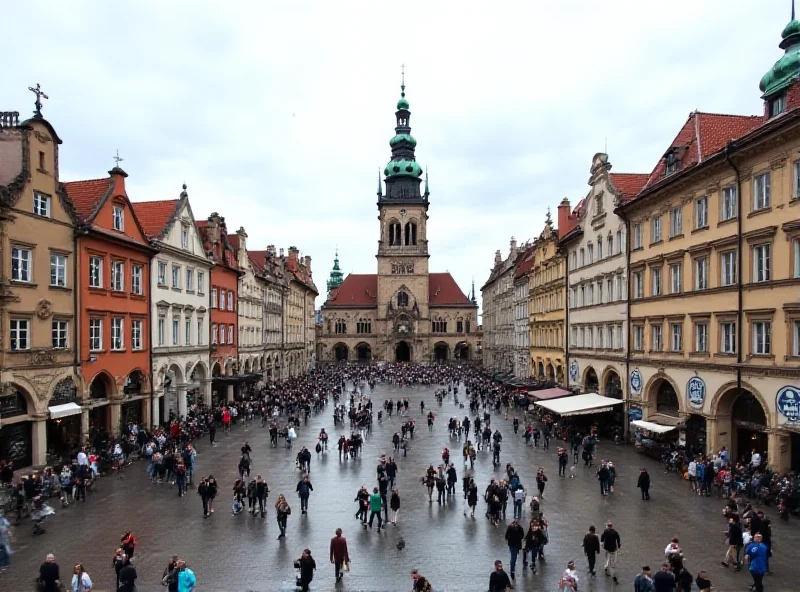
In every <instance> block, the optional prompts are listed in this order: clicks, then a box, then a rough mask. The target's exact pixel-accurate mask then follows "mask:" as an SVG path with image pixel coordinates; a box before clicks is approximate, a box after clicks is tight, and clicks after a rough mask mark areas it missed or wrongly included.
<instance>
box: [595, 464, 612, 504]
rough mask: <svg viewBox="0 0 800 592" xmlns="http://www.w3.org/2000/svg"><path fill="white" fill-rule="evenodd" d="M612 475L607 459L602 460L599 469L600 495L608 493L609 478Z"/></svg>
mask: <svg viewBox="0 0 800 592" xmlns="http://www.w3.org/2000/svg"><path fill="white" fill-rule="evenodd" d="M610 476H611V473H610V472H609V470H608V464H607V463H606V461H602V462H601V463H600V467H599V468H598V469H597V479H598V481H600V495H602V496H606V495H608V479H609V477H610Z"/></svg>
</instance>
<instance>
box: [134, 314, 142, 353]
mask: <svg viewBox="0 0 800 592" xmlns="http://www.w3.org/2000/svg"><path fill="white" fill-rule="evenodd" d="M142 326H143V321H141V320H139V319H137V320H135V321H131V349H132V350H133V351H139V350H141V349H142Z"/></svg>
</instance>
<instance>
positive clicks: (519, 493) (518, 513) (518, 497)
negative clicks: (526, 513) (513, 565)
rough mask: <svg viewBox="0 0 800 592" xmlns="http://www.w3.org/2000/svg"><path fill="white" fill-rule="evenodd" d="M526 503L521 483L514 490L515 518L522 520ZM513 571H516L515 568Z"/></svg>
mask: <svg viewBox="0 0 800 592" xmlns="http://www.w3.org/2000/svg"><path fill="white" fill-rule="evenodd" d="M524 505H525V489H523V487H522V486H521V485H520V486H519V487H517V489H516V490H515V491H514V518H516V519H518V520H522V507H523V506H524ZM511 571H514V570H513V569H512V570H511Z"/></svg>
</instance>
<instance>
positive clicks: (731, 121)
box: [642, 111, 764, 189]
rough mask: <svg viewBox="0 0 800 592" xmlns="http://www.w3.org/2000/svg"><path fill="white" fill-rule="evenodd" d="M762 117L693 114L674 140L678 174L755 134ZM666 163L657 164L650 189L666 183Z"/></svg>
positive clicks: (698, 112)
mask: <svg viewBox="0 0 800 592" xmlns="http://www.w3.org/2000/svg"><path fill="white" fill-rule="evenodd" d="M763 121H764V120H763V117H762V116H760V115H726V114H720V113H703V112H700V111H694V112H692V113H690V114H689V118H688V119H687V120H686V123H684V124H683V127H682V128H681V130H680V131H679V132H678V135H677V136H675V139H674V140H673V141H672V143H671V144H670V146H669V148H678V149H681V150H682V151H683V152H682V153H681V154H680V155H679V158H680V165H679V171H685V170H686V169H689V168H691V167H693V166H695V165H697V164H698V163H700V162H702V161H704V160H706V159H708V158H709V157H710V156H712V155H713V154H716V153H717V152H719V151H720V150H722V149H723V148H725V146H726V144H727V143H728V142H729V141H731V140H736V139H738V138H741V137H742V136H744V135H746V134H747V133H749V132H751V131H753V130H754V129H756V128H757V127H759V126H760V125H761V124H762V123H763ZM665 166H666V163H665V159H664V157H661V158H660V159H659V160H658V164H656V166H655V168H654V169H653V172H652V173H651V174H650V176H649V179H648V180H647V183H646V184H645V186H644V187H643V188H642V189H647V188H649V187H651V186H653V185H655V184H656V183H658V182H659V181H661V180H662V179H664V178H665V177H664V170H665Z"/></svg>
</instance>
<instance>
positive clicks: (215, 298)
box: [211, 288, 217, 308]
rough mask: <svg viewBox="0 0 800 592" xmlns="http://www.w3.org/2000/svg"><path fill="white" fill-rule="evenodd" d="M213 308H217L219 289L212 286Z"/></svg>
mask: <svg viewBox="0 0 800 592" xmlns="http://www.w3.org/2000/svg"><path fill="white" fill-rule="evenodd" d="M211 308H217V289H216V288H211Z"/></svg>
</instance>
